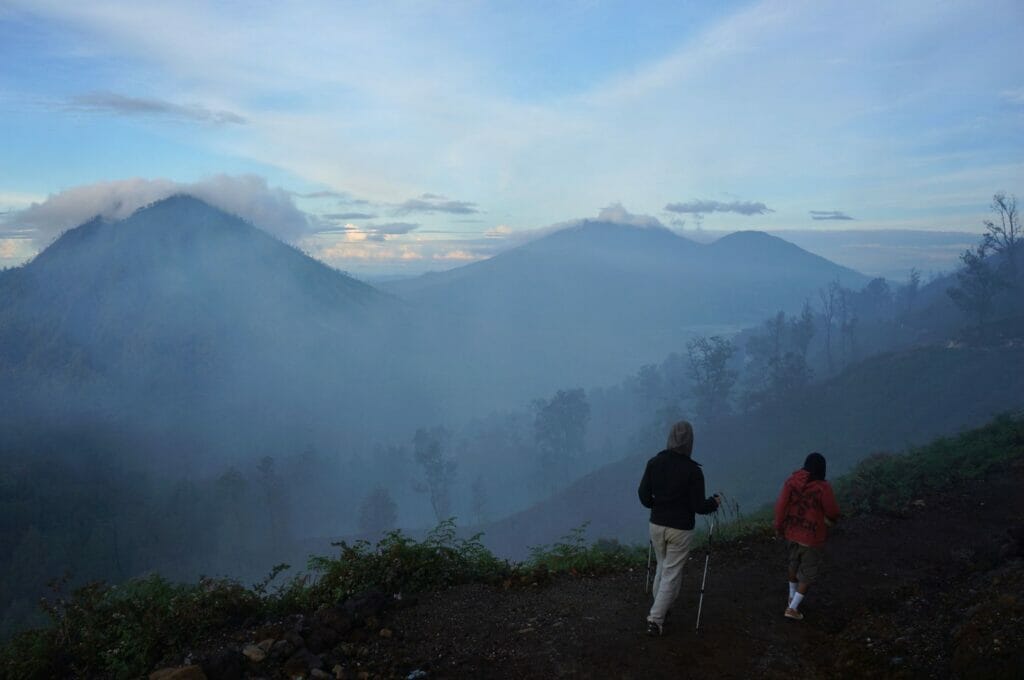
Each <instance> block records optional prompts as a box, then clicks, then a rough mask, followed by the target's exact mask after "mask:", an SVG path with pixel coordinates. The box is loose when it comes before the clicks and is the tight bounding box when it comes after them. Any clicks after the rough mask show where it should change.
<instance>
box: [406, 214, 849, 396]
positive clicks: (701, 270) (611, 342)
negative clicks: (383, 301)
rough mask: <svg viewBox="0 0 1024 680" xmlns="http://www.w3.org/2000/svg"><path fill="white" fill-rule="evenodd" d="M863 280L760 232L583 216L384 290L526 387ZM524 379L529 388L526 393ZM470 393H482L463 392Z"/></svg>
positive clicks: (592, 380)
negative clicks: (701, 236) (695, 237)
mask: <svg viewBox="0 0 1024 680" xmlns="http://www.w3.org/2000/svg"><path fill="white" fill-rule="evenodd" d="M836 279H838V280H839V281H841V282H842V283H843V284H844V285H845V286H848V287H855V288H859V287H860V286H861V285H863V284H864V283H866V282H867V278H866V277H864V276H863V275H861V274H858V273H857V272H855V271H853V270H850V269H847V268H845V267H842V266H839V265H837V264H835V263H832V262H829V261H828V260H825V259H824V258H821V257H819V256H817V255H813V254H811V253H809V252H807V251H805V250H802V249H800V248H798V247H797V246H794V245H793V244H791V243H788V242H786V241H783V240H782V239H779V238H776V237H773V236H769V235H768V234H763V233H760V232H743V233H737V234H733V235H731V236H728V237H726V238H724V239H721V240H720V241H718V242H715V243H712V244H710V245H705V244H701V243H697V242H694V241H691V240H689V239H687V238H684V237H683V236H680V235H678V234H677V233H675V232H673V231H670V230H669V229H666V228H664V227H660V226H644V227H637V226H632V225H628V224H621V223H616V222H608V221H601V220H583V221H581V222H579V223H577V224H575V225H573V226H570V227H567V228H565V229H561V230H559V231H556V232H554V233H551V234H549V235H547V236H545V237H543V238H540V239H537V240H535V241H532V242H529V243H527V244H525V245H522V246H519V247H517V248H513V249H511V250H508V251H506V252H503V253H501V254H499V255H497V256H495V257H492V258H490V259H488V260H484V261H481V262H476V263H473V264H469V265H466V266H463V267H458V268H456V269H452V270H450V271H447V272H442V273H435V274H428V275H425V276H422V277H418V278H415V279H411V280H406V281H398V282H393V283H391V284H389V285H387V286H386V289H387V290H389V291H391V292H393V293H395V294H396V295H398V296H399V297H402V298H404V299H406V300H408V301H409V302H411V303H412V304H413V306H415V307H417V308H419V309H422V310H424V313H426V314H428V315H430V316H431V317H433V318H439V319H444V320H445V323H446V326H447V327H448V328H449V329H451V330H452V334H451V337H450V338H449V340H448V341H447V344H451V345H454V346H458V347H459V348H460V350H461V351H462V355H461V357H460V358H461V359H462V360H467V361H468V360H470V359H471V360H472V361H473V362H474V363H475V364H476V365H478V366H480V367H481V368H482V370H484V371H487V372H488V373H489V374H490V375H492V376H494V378H495V380H498V379H499V378H500V379H502V380H504V379H506V378H507V379H508V382H505V383H502V384H504V385H507V386H508V387H507V389H510V390H513V391H515V389H516V388H515V387H514V386H515V385H516V384H517V383H518V384H521V385H523V388H524V389H523V391H522V392H516V394H518V395H519V396H521V397H522V398H528V397H529V396H530V395H531V394H533V395H535V394H537V391H536V390H537V389H541V393H543V390H544V389H558V388H561V387H566V386H572V385H599V384H607V383H611V382H614V381H616V380H618V379H619V378H620V377H621V376H622V375H624V374H627V373H629V372H632V371H634V370H636V368H637V367H638V366H640V365H641V364H643V363H646V362H650V361H659V360H661V359H662V358H664V356H665V355H666V354H668V353H670V352H673V351H683V350H684V349H685V345H686V341H687V339H688V338H689V337H691V336H692V335H693V334H697V333H704V334H709V333H716V332H728V331H731V330H736V329H739V328H741V327H743V326H748V325H752V324H756V323H760V321H761V320H763V319H764V318H765V317H767V316H769V315H771V314H773V313H774V312H776V311H778V310H780V309H782V310H786V311H792V312H795V311H797V310H798V309H799V308H800V306H801V305H802V304H803V302H804V301H805V300H807V299H810V298H814V299H816V298H817V292H818V289H820V288H822V287H824V286H826V285H828V283H829V282H830V281H833V280H836ZM529 385H532V386H533V389H534V392H532V393H529V392H527V391H526V386H529ZM473 399H474V401H476V402H477V403H479V400H480V399H486V395H481V394H477V395H474V397H473Z"/></svg>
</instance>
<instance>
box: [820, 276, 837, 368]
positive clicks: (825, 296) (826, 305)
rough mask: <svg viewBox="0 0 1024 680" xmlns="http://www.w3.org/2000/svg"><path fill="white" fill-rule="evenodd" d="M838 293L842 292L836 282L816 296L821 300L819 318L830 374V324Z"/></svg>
mask: <svg viewBox="0 0 1024 680" xmlns="http://www.w3.org/2000/svg"><path fill="white" fill-rule="evenodd" d="M840 291H842V286H840V285H839V282H838V281H833V282H832V283H830V284H828V286H827V287H826V288H822V289H820V290H819V291H818V296H819V297H820V298H821V316H822V321H823V325H824V326H825V362H826V365H827V366H828V372H829V373H830V374H831V373H832V371H833V370H834V364H833V361H832V323H833V321H834V319H835V316H836V309H837V307H838V306H839V296H840Z"/></svg>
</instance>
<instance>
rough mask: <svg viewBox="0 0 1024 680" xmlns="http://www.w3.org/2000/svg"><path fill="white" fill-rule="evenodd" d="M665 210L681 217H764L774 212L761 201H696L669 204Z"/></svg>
mask: <svg viewBox="0 0 1024 680" xmlns="http://www.w3.org/2000/svg"><path fill="white" fill-rule="evenodd" d="M665 210H666V211H668V212H673V213H677V214H681V215H709V214H711V213H737V214H739V215H764V214H765V213H770V212H774V211H773V210H772V209H771V208H769V207H768V206H766V205H765V204H764V203H761V202H760V201H732V202H731V203H723V202H722V201H712V200H706V199H704V200H694V201H689V202H687V203H669V204H668V205H666V206H665Z"/></svg>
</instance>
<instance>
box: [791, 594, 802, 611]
mask: <svg viewBox="0 0 1024 680" xmlns="http://www.w3.org/2000/svg"><path fill="white" fill-rule="evenodd" d="M803 599H804V595H803V593H793V599H792V600H790V601H789V608H790V609H793V610H796V608H797V607H799V606H800V601H801V600H803Z"/></svg>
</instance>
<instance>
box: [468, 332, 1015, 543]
mask: <svg viewBox="0 0 1024 680" xmlns="http://www.w3.org/2000/svg"><path fill="white" fill-rule="evenodd" d="M1022 384H1024V344H1021V343H1020V342H1019V340H1018V341H1017V342H1016V343H1015V344H1010V345H1008V346H1005V347H999V348H996V347H991V346H986V347H970V346H956V345H950V346H931V347H920V348H916V349H911V350H905V351H900V352H893V353H889V354H882V355H878V356H875V357H871V358H869V359H867V360H865V361H863V362H861V363H859V364H854V365H852V366H850V367H848V368H847V369H846V370H845V371H844V372H843V373H841V374H840V375H838V376H836V377H834V378H831V379H829V380H826V381H823V382H821V383H818V384H815V385H812V386H811V387H810V388H808V390H807V392H806V393H805V394H803V395H801V396H799V397H797V398H793V399H789V400H785V401H780V402H776V403H774V404H770V405H769V406H766V407H763V408H761V409H759V410H757V411H754V412H752V413H743V414H738V415H736V416H734V417H732V418H730V419H728V420H727V421H725V422H724V423H723V424H722V425H720V426H718V427H714V428H708V427H699V426H698V427H697V428H696V431H695V438H694V453H693V456H694V459H695V460H697V461H699V462H700V463H701V464H702V465H703V467H704V473H705V478H706V480H707V484H708V487H707V488H708V494H709V495H710V494H711V493H712V492H713V491H717V490H721V491H723V492H724V493H725V494H727V496H728V497H729V498H730V499H732V500H735V501H737V502H738V503H740V506H741V509H742V510H743V512H745V513H749V512H751V511H754V510H756V509H757V508H759V507H760V506H761V505H763V504H764V503H767V502H770V501H772V500H773V499H774V494H775V493H776V492H777V487H778V485H781V483H782V481H783V480H784V478H785V476H786V475H787V474H788V473H789V472H790V471H791V470H793V469H796V468H798V467H799V466H800V465H801V464H802V462H803V459H804V456H806V455H807V454H808V453H810V452H811V451H821V452H822V453H824V454H825V456H826V458H827V459H828V469H829V475H830V476H833V475H839V474H841V473H843V472H844V471H846V470H849V469H850V468H851V467H853V465H854V464H856V463H857V462H858V461H859V460H860V459H861V458H862V457H863V456H865V455H866V454H872V453H882V452H893V451H900V450H902V449H904V448H905V447H907V446H913V445H917V444H922V443H924V442H927V441H929V440H931V439H933V438H935V437H941V436H949V435H952V434H955V433H957V432H958V431H960V430H962V429H964V428H969V427H974V426H977V425H980V424H981V423H984V422H986V421H988V420H989V419H991V418H992V417H993V415H995V414H999V413H1006V412H1013V411H1018V410H1021V409H1024V392H1022V391H1021V390H1020V385H1022ZM655 453H657V451H656V450H650V451H637V452H635V453H633V454H632V455H630V456H627V457H626V458H624V459H622V460H620V461H618V462H614V463H611V464H609V465H606V466H604V467H602V468H599V469H598V470H596V471H594V472H592V473H590V474H589V475H587V476H585V477H583V478H582V479H580V480H578V481H576V482H575V483H573V484H572V485H570V486H569V487H568V488H567V489H565V490H564V491H562V492H560V493H558V494H556V495H554V496H553V497H551V498H549V499H547V500H545V501H543V502H541V503H539V504H537V505H535V506H534V507H532V508H529V509H527V510H524V511H522V512H520V513H518V514H515V515H512V516H510V517H508V518H505V519H503V520H500V521H497V522H495V523H494V524H492V525H490V526H487V527H483V530H484V531H485V539H484V540H485V542H486V543H487V545H488V546H489V547H490V548H491V549H493V550H494V551H495V552H497V553H498V554H501V555H513V556H522V555H524V554H525V551H526V548H527V547H528V546H531V545H539V544H545V543H551V542H552V541H554V540H556V539H558V538H559V537H560V536H563V535H565V534H567V533H568V532H569V531H570V530H571V529H573V528H575V527H578V526H580V525H581V524H583V523H584V522H589V523H590V526H589V528H588V531H589V532H590V534H591V535H594V536H603V537H614V538H618V539H620V540H625V541H628V542H636V541H638V540H639V537H640V536H642V535H643V531H644V526H645V518H646V516H647V515H646V511H645V510H644V508H642V507H641V506H640V503H639V501H638V500H637V495H636V488H637V485H638V483H639V480H640V476H641V474H642V473H643V469H644V465H645V463H646V461H647V459H648V458H650V457H651V456H653V455H654V454H655Z"/></svg>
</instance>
